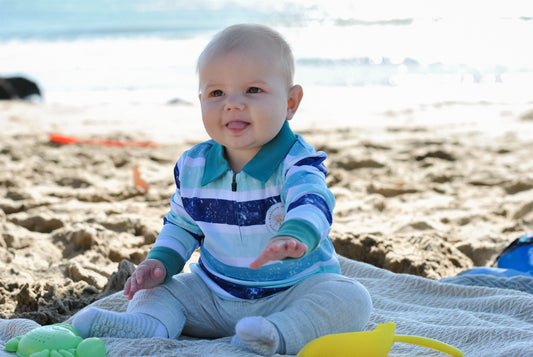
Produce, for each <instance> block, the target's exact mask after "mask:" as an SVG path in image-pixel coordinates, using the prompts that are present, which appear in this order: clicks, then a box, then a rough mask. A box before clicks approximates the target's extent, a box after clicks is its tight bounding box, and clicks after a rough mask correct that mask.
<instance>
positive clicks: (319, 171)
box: [276, 152, 335, 254]
mask: <svg viewBox="0 0 533 357" xmlns="http://www.w3.org/2000/svg"><path fill="white" fill-rule="evenodd" d="M325 159H326V154H325V153H324V152H315V153H313V154H311V155H307V156H304V157H301V158H299V159H298V160H295V161H294V163H293V164H290V165H289V167H288V168H287V169H286V175H285V176H286V181H285V184H284V187H283V192H282V200H283V201H284V204H285V207H286V211H287V212H286V215H285V220H284V222H283V223H282V225H281V227H280V229H279V231H278V233H277V234H276V236H282V235H288V236H291V237H294V238H296V239H298V240H300V241H301V242H303V243H304V244H305V245H306V246H307V248H308V249H307V252H306V254H309V253H310V252H312V251H313V250H314V249H315V248H316V247H317V246H318V244H319V243H320V241H321V240H322V239H324V238H326V237H327V236H328V234H329V230H330V227H331V223H332V214H333V208H334V206H335V196H334V195H333V193H332V192H331V191H330V190H329V189H328V187H327V185H326V175H327V169H326V167H325V165H324V160H325Z"/></svg>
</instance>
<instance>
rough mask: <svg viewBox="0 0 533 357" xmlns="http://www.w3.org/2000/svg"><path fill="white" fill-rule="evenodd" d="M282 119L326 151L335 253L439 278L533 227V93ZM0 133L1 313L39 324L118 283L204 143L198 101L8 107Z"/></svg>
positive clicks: (3, 107) (3, 105)
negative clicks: (195, 148)
mask: <svg viewBox="0 0 533 357" xmlns="http://www.w3.org/2000/svg"><path fill="white" fill-rule="evenodd" d="M312 102H313V101H311V103H312ZM333 110H335V111H336V112H335V113H336V114H335V113H332V111H333ZM341 114H342V115H341ZM292 124H293V125H292V126H293V129H294V131H295V132H297V133H300V134H302V135H304V136H305V138H306V139H307V141H308V142H310V143H312V144H313V145H315V147H316V148H317V149H320V150H323V151H325V152H326V153H327V154H328V160H327V166H328V169H329V176H328V179H327V181H328V184H329V186H330V188H331V190H332V191H333V193H334V194H335V196H336V199H337V205H336V208H335V212H334V217H333V218H334V223H333V226H332V230H331V234H330V236H331V238H332V240H333V242H334V244H335V247H336V249H337V251H338V253H339V254H341V255H344V256H346V257H349V258H352V259H356V260H360V261H364V262H368V263H371V264H373V265H376V266H378V267H382V268H385V269H388V270H391V271H394V272H399V273H408V274H416V275H420V276H424V277H428V278H431V279H439V278H441V277H448V276H454V275H456V274H457V273H459V272H461V271H463V270H465V269H469V268H472V267H474V266H485V265H490V264H491V263H492V261H493V260H494V258H495V256H496V255H497V254H498V253H499V252H500V251H501V249H502V248H504V247H505V246H506V245H507V244H508V243H509V242H511V241H512V240H513V239H514V238H516V237H517V236H519V235H522V234H523V233H525V232H528V231H531V230H533V160H532V159H531V156H532V155H533V103H515V104H502V103H488V102H479V103H461V102H446V103H438V104H431V105H429V104H428V105H416V106H410V107H405V108H401V107H395V108H391V109H386V108H385V109H381V110H374V111H373V112H372V113H370V112H361V111H353V112H352V111H347V110H346V109H343V108H340V109H339V108H335V109H332V108H328V107H326V106H323V107H318V106H317V107H312V106H311V107H307V108H305V107H304V108H301V110H300V112H299V113H298V115H297V117H296V118H295V119H294V121H293V123H292ZM0 128H2V129H0V168H1V170H0V226H1V228H0V229H1V230H0V261H1V265H0V318H17V317H21V318H30V319H33V320H35V321H37V322H38V323H40V324H49V323H54V322H60V321H64V320H66V319H67V318H68V317H69V316H71V315H72V314H73V313H75V312H76V311H78V310H79V309H81V308H83V307H84V306H86V305H87V304H89V303H91V302H93V301H95V300H96V299H99V298H101V297H103V296H106V295H108V294H110V293H112V292H115V291H119V290H121V289H122V286H123V284H124V282H125V280H126V279H127V277H128V276H129V274H131V272H132V271H133V269H134V264H138V263H139V262H141V261H142V260H143V259H144V257H145V256H146V254H147V252H148V250H149V249H150V247H151V245H152V244H153V242H154V240H155V238H156V237H157V233H158V231H159V230H160V228H161V225H162V218H163V216H164V215H165V214H166V213H167V211H168V209H169V199H170V195H171V194H172V192H173V191H174V182H173V177H172V173H173V171H172V170H173V166H174V163H175V162H176V160H177V159H178V157H179V156H180V154H181V152H182V151H183V150H185V149H186V148H188V147H190V146H191V145H193V144H194V143H197V142H200V141H202V140H205V139H206V136H205V134H204V132H203V128H202V126H201V120H200V119H199V109H198V108H197V106H196V105H192V104H191V105H187V104H175V105H143V104H134V105H120V104H113V103H109V104H105V105H98V106H96V105H93V106H91V105H78V106H75V105H72V106H69V105H65V104H48V103H41V104H32V103H24V102H9V101H6V102H0ZM51 133H61V134H68V135H76V136H78V137H81V138H84V139H106V140H133V141H152V142H155V143H157V144H158V146H157V147H111V146H103V145H91V144H76V145H61V144H57V143H54V142H51V141H50V137H49V134H51ZM135 170H137V173H138V174H139V176H140V179H139V177H138V180H137V182H136V181H135V180H134V173H135ZM143 181H144V182H145V183H146V185H144V184H142V182H143ZM147 186H149V187H147Z"/></svg>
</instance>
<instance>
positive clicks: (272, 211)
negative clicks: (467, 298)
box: [265, 202, 285, 234]
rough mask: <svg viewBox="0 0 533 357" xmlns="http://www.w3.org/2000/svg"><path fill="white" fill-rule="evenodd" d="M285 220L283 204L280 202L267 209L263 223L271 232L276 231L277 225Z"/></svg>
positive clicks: (274, 232)
mask: <svg viewBox="0 0 533 357" xmlns="http://www.w3.org/2000/svg"><path fill="white" fill-rule="evenodd" d="M284 220H285V205H284V204H283V203H281V202H278V203H275V204H273V205H272V206H270V208H269V209H268V211H267V213H266V216H265V225H266V227H267V229H268V231H269V232H270V233H272V234H276V233H278V230H279V227H280V226H281V224H282V223H283V221H284Z"/></svg>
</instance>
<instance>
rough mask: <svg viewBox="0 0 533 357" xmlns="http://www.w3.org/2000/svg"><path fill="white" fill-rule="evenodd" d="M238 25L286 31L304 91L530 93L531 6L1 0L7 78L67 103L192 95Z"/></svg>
mask: <svg viewBox="0 0 533 357" xmlns="http://www.w3.org/2000/svg"><path fill="white" fill-rule="evenodd" d="M240 22H255V23H263V24H266V25H269V26H271V27H273V28H275V29H277V30H278V31H280V32H281V33H282V34H283V35H284V36H285V37H286V38H287V40H288V42H289V43H290V44H291V46H292V47H293V50H294V53H295V58H296V62H297V63H296V64H297V70H296V76H297V81H299V82H303V83H304V84H305V85H306V86H325V87H337V88H338V87H344V88H362V89H364V88H372V89H376V88H396V89H400V90H401V91H402V92H405V91H412V92H413V93H414V95H415V94H416V93H415V92H416V91H418V92H420V95H423V94H425V93H426V92H427V91H428V90H434V91H443V92H442V93H439V94H437V95H442V96H443V100H445V99H446V98H445V97H446V96H453V95H454V93H457V91H458V90H459V91H462V90H464V92H465V93H466V92H468V90H473V91H478V92H479V93H482V92H486V93H489V92H490V93H491V94H490V95H491V96H492V97H491V98H494V96H496V97H497V96H498V95H503V94H505V96H508V97H509V98H513V96H515V97H516V98H526V97H527V95H526V94H525V93H531V92H532V91H533V87H532V84H531V83H533V49H532V48H531V46H530V44H529V36H528V34H530V33H533V3H531V2H528V1H506V2H503V1H495V2H490V3H487V2H484V1H479V0H472V1H468V2H464V1H458V0H447V1H446V0H438V1H434V2H432V3H431V6H429V4H428V3H427V1H423V0H408V1H402V2H398V1H394V0H377V1H372V2H369V1H361V0H355V1H354V0H351V1H348V0H331V1H328V2H324V1H319V0H309V1H306V2H305V3H304V2H295V1H287V0H272V1H269V2H267V3H254V4H251V3H249V2H247V1H243V0H223V1H214V0H198V1H195V2H194V3H192V2H187V1H170V0H158V1H146V0H115V1H105V0H93V1H91V2H87V1H83V0H71V1H60V0H47V1H40V0H26V1H14V0H13V1H10V0H0V23H2V26H1V27H0V76H9V75H18V74H21V75H26V76H28V77H31V78H32V79H34V80H36V81H37V82H38V83H39V84H40V85H41V86H42V87H43V91H44V92H45V99H46V100H52V101H59V102H79V101H82V102H101V101H102V100H105V99H104V98H108V97H109V96H110V95H112V96H115V97H116V98H120V99H121V100H124V101H138V100H141V101H142V100H148V101H159V100H162V101H165V100H164V99H162V98H163V97H166V98H167V99H171V98H173V97H179V98H183V99H184V100H187V101H191V100H194V98H195V97H196V88H195V87H196V78H195V72H194V68H195V61H196V57H197V55H198V54H199V52H200V51H201V49H202V48H203V46H204V45H205V44H206V43H207V41H208V40H209V39H210V37H211V36H212V35H213V34H214V33H215V32H217V31H218V30H221V29H222V28H224V27H226V26H228V25H231V24H234V23H240ZM495 92H498V93H496V94H494V93H495ZM479 97H480V96H479V95H478V96H476V98H479ZM482 98H483V97H482V96H481V99H482Z"/></svg>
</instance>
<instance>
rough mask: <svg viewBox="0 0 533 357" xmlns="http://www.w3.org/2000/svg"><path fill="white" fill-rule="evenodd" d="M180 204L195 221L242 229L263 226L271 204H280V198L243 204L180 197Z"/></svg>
mask: <svg viewBox="0 0 533 357" xmlns="http://www.w3.org/2000/svg"><path fill="white" fill-rule="evenodd" d="M182 202H183V207H184V208H185V210H186V211H187V213H188V214H189V215H190V216H191V217H192V219H194V220H195V221H198V222H208V223H219V224H220V223H222V224H228V225H238V226H241V227H243V226H253V225H258V224H265V216H266V213H267V211H268V209H269V208H270V207H271V206H272V205H273V204H276V203H278V202H281V197H280V196H274V197H268V198H266V199H261V200H252V201H244V202H238V201H229V200H221V199H209V198H197V197H192V198H186V197H182ZM236 212H238V214H236Z"/></svg>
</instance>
